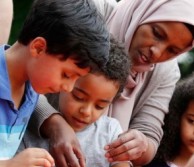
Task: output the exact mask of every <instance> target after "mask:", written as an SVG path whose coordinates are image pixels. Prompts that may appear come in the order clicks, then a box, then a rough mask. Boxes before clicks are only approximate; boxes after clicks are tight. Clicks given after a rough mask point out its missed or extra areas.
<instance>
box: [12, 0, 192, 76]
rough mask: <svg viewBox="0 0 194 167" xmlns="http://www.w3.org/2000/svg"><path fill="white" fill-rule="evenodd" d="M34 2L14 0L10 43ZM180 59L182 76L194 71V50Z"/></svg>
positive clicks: (15, 38) (14, 39)
mask: <svg viewBox="0 0 194 167" xmlns="http://www.w3.org/2000/svg"><path fill="white" fill-rule="evenodd" d="M32 2H33V0H13V3H14V18H13V24H12V30H11V35H10V39H9V44H10V45H11V44H13V43H14V42H15V41H16V40H17V36H18V33H19V31H20V27H21V26H22V24H23V20H24V19H25V17H26V14H27V13H28V10H29V8H30V5H31V3H32ZM183 57H184V58H183ZM178 60H179V67H180V71H181V77H182V78H184V77H185V76H187V75H189V74H191V73H192V72H193V71H194V51H191V52H189V53H187V56H182V55H181V56H179V59H178Z"/></svg>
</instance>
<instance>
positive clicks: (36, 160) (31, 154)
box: [0, 148, 55, 167]
mask: <svg viewBox="0 0 194 167" xmlns="http://www.w3.org/2000/svg"><path fill="white" fill-rule="evenodd" d="M1 164H2V166H6V167H36V166H37V167H40V166H42V167H53V166H55V164H54V159H53V158H52V157H51V155H50V154H49V153H48V152H47V151H46V150H44V149H41V148H28V149H25V150H24V151H22V152H20V153H19V154H17V155H16V156H15V157H14V158H12V159H10V160H6V161H1V162H0V166H1Z"/></svg>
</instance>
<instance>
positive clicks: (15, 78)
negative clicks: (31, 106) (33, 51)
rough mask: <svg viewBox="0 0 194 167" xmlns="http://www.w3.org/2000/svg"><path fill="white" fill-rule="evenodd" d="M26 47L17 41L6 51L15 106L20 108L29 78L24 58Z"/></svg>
mask: <svg viewBox="0 0 194 167" xmlns="http://www.w3.org/2000/svg"><path fill="white" fill-rule="evenodd" d="M24 47H25V46H22V45H21V44H18V43H15V44H14V45H13V46H12V47H11V48H9V49H8V50H7V51H6V63H7V68H8V75H9V80H10V86H11V94H12V99H13V101H14V105H15V108H19V106H20V104H21V102H22V97H23V94H24V89H25V82H26V80H27V77H26V70H25V65H26V64H25V59H24V55H25V53H24V52H25V49H22V48H24ZM26 57H27V56H26Z"/></svg>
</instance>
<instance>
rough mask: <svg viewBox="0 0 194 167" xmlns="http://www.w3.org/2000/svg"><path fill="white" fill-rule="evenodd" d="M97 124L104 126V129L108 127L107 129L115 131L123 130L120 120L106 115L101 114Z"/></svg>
mask: <svg viewBox="0 0 194 167" xmlns="http://www.w3.org/2000/svg"><path fill="white" fill-rule="evenodd" d="M96 125H97V126H99V127H101V128H103V129H104V130H105V129H106V130H107V131H115V129H117V130H119V131H122V130H121V125H120V123H119V121H118V120H117V119H115V118H111V117H108V116H106V115H103V116H101V117H100V118H99V119H98V120H97V121H96Z"/></svg>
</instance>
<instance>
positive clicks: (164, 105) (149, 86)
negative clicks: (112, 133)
mask: <svg viewBox="0 0 194 167" xmlns="http://www.w3.org/2000/svg"><path fill="white" fill-rule="evenodd" d="M179 77H180V73H179V69H178V66H177V63H176V61H170V62H168V63H163V64H160V65H157V66H156V68H155V70H154V72H153V73H152V74H150V76H149V77H148V78H147V81H146V82H145V84H144V85H143V87H142V90H140V93H139V94H138V97H137V101H136V105H135V107H134V110H133V113H132V118H131V122H130V125H129V130H128V131H127V132H124V133H123V134H122V135H120V136H119V138H118V139H117V140H116V141H114V142H112V143H111V144H109V145H107V147H106V148H107V150H108V149H109V151H108V152H107V153H106V157H107V158H108V160H109V161H110V162H113V161H126V160H131V161H132V162H133V164H134V165H145V164H147V163H148V162H150V161H151V160H152V159H153V157H154V156H155V153H156V151H157V148H158V145H159V143H160V140H161V138H162V135H163V131H162V125H163V119H164V116H165V114H166V113H167V112H168V104H169V101H170V99H171V96H172V93H173V91H174V88H175V84H176V82H177V81H178V79H179Z"/></svg>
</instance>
